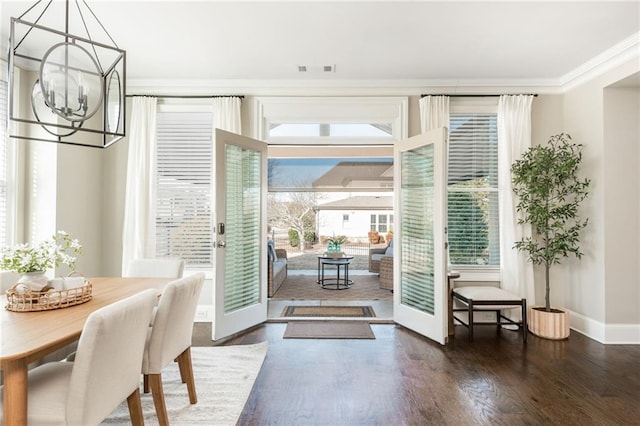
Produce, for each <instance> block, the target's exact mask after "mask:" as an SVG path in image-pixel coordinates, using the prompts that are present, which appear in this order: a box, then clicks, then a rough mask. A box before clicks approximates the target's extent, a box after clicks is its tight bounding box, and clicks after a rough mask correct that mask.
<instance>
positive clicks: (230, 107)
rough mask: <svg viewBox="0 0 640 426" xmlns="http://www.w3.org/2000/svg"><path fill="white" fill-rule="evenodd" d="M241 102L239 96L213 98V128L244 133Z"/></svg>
mask: <svg viewBox="0 0 640 426" xmlns="http://www.w3.org/2000/svg"><path fill="white" fill-rule="evenodd" d="M240 104H241V100H240V98H239V97H238V96H229V97H226V96H225V97H217V98H213V128H214V129H216V128H218V129H221V130H226V131H228V132H232V133H237V134H239V135H240V134H242V118H241V114H240Z"/></svg>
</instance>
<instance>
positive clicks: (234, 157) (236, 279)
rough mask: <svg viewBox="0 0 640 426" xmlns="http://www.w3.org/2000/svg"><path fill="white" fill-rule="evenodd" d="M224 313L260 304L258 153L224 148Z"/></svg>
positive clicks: (238, 148) (239, 148)
mask: <svg viewBox="0 0 640 426" xmlns="http://www.w3.org/2000/svg"><path fill="white" fill-rule="evenodd" d="M225 160H226V161H225V167H226V170H225V174H226V176H225V183H226V191H225V194H226V197H227V198H226V200H225V206H224V208H225V218H226V219H225V235H226V239H227V242H233V243H231V244H227V247H226V248H225V251H226V253H225V257H224V259H225V282H224V292H225V295H224V311H225V313H228V312H233V311H235V310H238V309H241V308H244V307H247V306H251V305H253V304H256V303H259V302H260V286H257V285H256V283H259V282H260V254H261V250H260V205H261V204H260V203H261V192H260V191H261V182H260V176H261V170H260V152H257V151H252V150H249V149H244V148H241V147H238V146H234V145H227V146H226V147H225Z"/></svg>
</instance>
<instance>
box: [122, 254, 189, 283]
mask: <svg viewBox="0 0 640 426" xmlns="http://www.w3.org/2000/svg"><path fill="white" fill-rule="evenodd" d="M183 272H184V260H182V259H135V260H132V261H131V262H130V263H129V267H128V269H127V272H126V274H125V277H150V278H176V279H177V278H182V274H183Z"/></svg>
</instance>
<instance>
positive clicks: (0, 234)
mask: <svg viewBox="0 0 640 426" xmlns="http://www.w3.org/2000/svg"><path fill="white" fill-rule="evenodd" d="M3 65H4V62H3ZM0 99H7V81H6V80H5V79H4V77H2V78H0ZM7 116H8V111H7V103H6V102H0V117H1V118H0V247H6V246H8V245H10V244H11V242H10V241H9V238H8V235H7V226H8V223H7V217H8V208H9V206H8V192H7V191H8V184H7V179H8V170H7V165H8V164H7V163H8V136H7V119H6V117H7Z"/></svg>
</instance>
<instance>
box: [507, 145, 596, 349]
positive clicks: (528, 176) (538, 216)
mask: <svg viewBox="0 0 640 426" xmlns="http://www.w3.org/2000/svg"><path fill="white" fill-rule="evenodd" d="M581 163H582V145H581V144H575V143H573V142H572V141H571V136H570V135H568V134H564V133H561V134H559V135H555V136H552V137H551V139H549V141H548V143H547V145H538V146H534V147H531V148H529V149H528V150H527V151H526V152H525V153H524V154H523V156H522V158H521V159H520V160H517V161H516V162H515V163H513V165H512V166H511V175H512V176H511V178H512V182H513V191H514V193H515V194H516V196H517V197H518V204H517V205H516V211H517V212H518V214H519V215H520V217H519V218H518V223H519V224H531V228H532V234H533V235H532V236H531V237H525V238H523V239H522V240H520V241H517V242H516V244H515V248H516V249H518V250H520V251H523V252H526V253H527V255H528V260H529V261H531V262H533V264H535V265H544V270H545V306H544V307H542V306H540V307H531V308H529V330H530V331H531V332H532V333H533V334H535V335H537V336H540V337H545V338H549V339H565V338H567V337H569V318H568V313H567V312H566V311H563V310H561V309H557V308H552V307H551V303H550V300H549V292H550V283H549V270H550V268H551V266H552V265H554V264H559V263H560V262H561V260H562V259H563V258H565V257H568V256H570V255H574V256H575V257H576V258H578V259H579V258H581V257H582V252H581V251H580V231H581V230H582V229H583V228H584V227H585V226H587V223H588V219H585V220H582V219H580V218H579V217H578V207H579V205H580V203H581V202H582V201H583V200H584V199H585V198H586V197H587V196H588V195H589V183H590V181H589V179H580V178H579V177H578V173H577V172H578V168H579V167H580V164H581Z"/></svg>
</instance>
